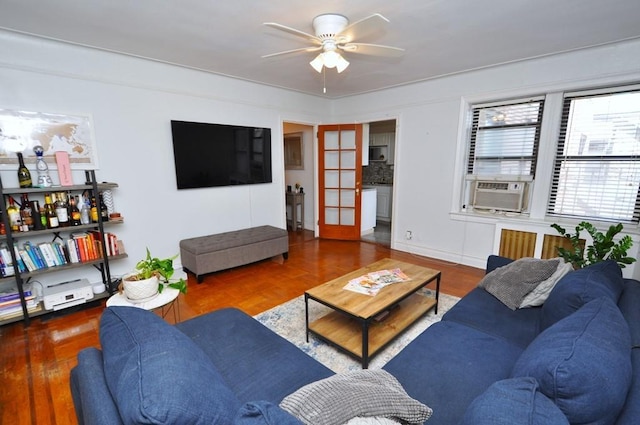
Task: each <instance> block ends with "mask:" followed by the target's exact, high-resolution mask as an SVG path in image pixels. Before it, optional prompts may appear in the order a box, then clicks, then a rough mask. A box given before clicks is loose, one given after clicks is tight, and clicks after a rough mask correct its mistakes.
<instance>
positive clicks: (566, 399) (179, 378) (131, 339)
mask: <svg viewBox="0 0 640 425" xmlns="http://www.w3.org/2000/svg"><path fill="white" fill-rule="evenodd" d="M510 261H511V260H507V259H504V258H500V257H496V256H491V257H490V258H489V260H488V263H487V272H491V271H492V270H494V269H495V268H496V267H499V266H505V265H507V263H509V262H510ZM100 341H101V347H102V349H101V350H98V349H94V348H89V349H86V350H83V351H82V352H80V353H79V354H78V365H77V366H76V367H75V368H74V369H73V370H72V371H71V390H72V395H73V400H74V404H75V408H76V413H77V417H78V421H79V423H81V424H109V425H111V424H120V423H127V424H128V423H176V424H187V423H194V424H196V423H208V424H213V423H220V424H232V423H237V424H254V423H255V424H257V423H259V424H267V423H271V424H279V425H286V424H289V423H292V424H293V423H300V422H298V420H297V419H296V418H295V417H294V416H292V415H290V414H289V413H287V412H285V411H284V410H283V409H281V408H280V407H279V406H278V405H279V403H280V402H281V401H282V400H283V398H285V397H286V396H287V395H289V394H291V393H293V392H295V391H296V390H298V389H299V388H300V387H302V386H305V385H307V384H310V383H313V382H317V381H318V380H322V379H325V378H330V377H331V376H332V375H333V372H332V371H330V370H329V369H327V368H326V367H324V366H323V365H321V364H320V363H318V362H316V361H315V360H313V359H312V358H310V357H308V356H307V355H306V354H305V353H303V352H302V351H300V350H299V349H298V348H296V347H295V346H293V345H292V344H290V343H289V342H287V341H286V340H284V339H282V338H281V337H279V336H278V335H276V334H275V333H273V332H272V331H270V330H268V329H267V328H266V327H264V326H262V325H261V324H260V323H259V322H257V321H256V320H254V319H253V318H251V317H249V316H247V315H246V314H244V313H242V312H241V311H239V310H236V309H221V310H217V311H214V312H211V313H208V314H205V315H203V316H200V317H196V318H194V319H190V320H188V321H185V322H183V323H180V324H178V325H176V326H171V325H168V324H166V323H165V322H164V321H162V320H161V319H159V318H158V317H157V316H156V315H154V314H152V313H149V312H146V311H143V310H140V309H135V308H130V307H112V308H109V309H107V310H105V312H104V314H103V316H102V319H101V329H100ZM383 369H384V371H386V372H389V373H390V374H391V375H393V377H395V378H396V379H397V380H398V381H399V383H400V384H401V385H402V387H403V388H404V390H406V392H407V393H408V395H409V396H411V397H413V398H414V399H415V400H417V401H419V402H422V403H424V404H426V405H428V406H429V407H430V408H432V409H433V414H432V416H431V418H430V419H429V420H428V422H427V423H429V424H464V425H466V424H475V425H477V424H520V423H522V424H525V423H526V424H545V425H547V424H567V423H572V424H587V423H589V424H619V425H631V424H636V423H638V420H639V418H640V282H638V281H635V280H628V279H623V278H622V275H621V271H620V269H619V267H618V266H617V265H616V264H615V263H613V262H603V263H599V264H597V265H594V266H591V267H589V268H586V269H582V270H577V271H572V272H570V273H569V274H567V275H566V276H564V277H563V278H562V279H561V280H560V281H559V282H558V283H557V285H556V286H555V287H554V289H553V290H552V291H551V293H550V294H549V298H548V299H547V300H546V301H545V302H544V304H543V305H542V306H541V307H533V308H523V309H516V310H512V309H510V308H508V307H507V306H505V305H504V304H503V303H502V302H501V301H499V300H498V299H497V298H496V297H494V296H493V295H491V294H490V293H489V292H487V291H486V290H485V289H483V288H480V287H479V288H476V289H474V290H473V291H472V292H471V293H469V294H468V295H467V296H466V297H464V298H463V299H462V300H461V301H460V302H458V304H456V305H455V306H454V307H453V308H452V309H451V310H449V312H447V313H446V314H445V315H444V317H443V318H442V321H440V322H438V323H436V324H434V325H432V326H431V327H429V328H428V329H427V330H426V331H425V332H423V333H422V334H421V335H420V336H418V337H417V338H416V339H415V340H414V341H412V342H411V343H410V344H409V345H408V346H407V347H405V349H404V350H402V351H401V352H400V353H399V354H398V355H397V356H396V357H395V358H393V359H392V360H391V361H390V362H389V363H387V364H386V365H385V366H384V367H383Z"/></svg>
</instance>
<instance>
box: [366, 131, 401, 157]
mask: <svg viewBox="0 0 640 425" xmlns="http://www.w3.org/2000/svg"><path fill="white" fill-rule="evenodd" d="M369 146H387V164H393V162H394V156H395V155H394V154H395V148H396V133H395V132H393V131H392V132H388V133H375V134H369Z"/></svg>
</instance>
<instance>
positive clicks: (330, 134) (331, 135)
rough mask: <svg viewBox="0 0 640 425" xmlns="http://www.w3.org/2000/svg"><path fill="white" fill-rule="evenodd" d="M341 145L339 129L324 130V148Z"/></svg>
mask: <svg viewBox="0 0 640 425" xmlns="http://www.w3.org/2000/svg"><path fill="white" fill-rule="evenodd" d="M339 147H340V144H339V138H338V132H337V131H325V132H324V148H325V149H338V148H339Z"/></svg>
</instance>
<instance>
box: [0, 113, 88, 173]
mask: <svg viewBox="0 0 640 425" xmlns="http://www.w3.org/2000/svg"><path fill="white" fill-rule="evenodd" d="M37 145H40V146H42V147H43V148H44V159H45V161H46V162H47V165H48V166H49V168H51V169H55V168H56V161H55V156H54V155H55V153H56V152H59V151H63V152H66V153H68V154H69V162H70V166H71V169H76V170H93V169H96V168H98V156H97V153H96V146H95V140H94V137H93V123H92V121H91V117H90V116H84V115H62V114H55V113H48V112H27V111H14V110H10V109H0V169H13V168H15V169H17V168H18V156H17V153H18V152H22V155H23V156H24V160H25V162H26V163H32V164H33V163H35V162H36V154H35V153H34V152H33V147H34V146H37Z"/></svg>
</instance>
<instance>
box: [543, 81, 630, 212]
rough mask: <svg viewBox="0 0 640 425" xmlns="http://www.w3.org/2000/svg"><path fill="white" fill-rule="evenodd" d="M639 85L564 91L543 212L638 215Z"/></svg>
mask: <svg viewBox="0 0 640 425" xmlns="http://www.w3.org/2000/svg"><path fill="white" fill-rule="evenodd" d="M639 188H640V89H636V90H627V91H622V92H620V91H619V92H615V93H612V92H611V90H609V91H608V92H605V93H603V92H591V93H589V92H586V93H579V94H573V95H572V94H567V95H566V96H565V100H564V106H563V111H562V121H561V127H560V136H559V140H558V149H557V153H556V159H555V166H554V173H553V181H552V186H551V194H550V198H549V204H548V209H547V213H548V214H550V215H556V216H567V217H576V218H580V219H589V218H590V219H600V220H614V221H624V222H631V223H638V222H639V220H640V197H639V192H638V191H639Z"/></svg>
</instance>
